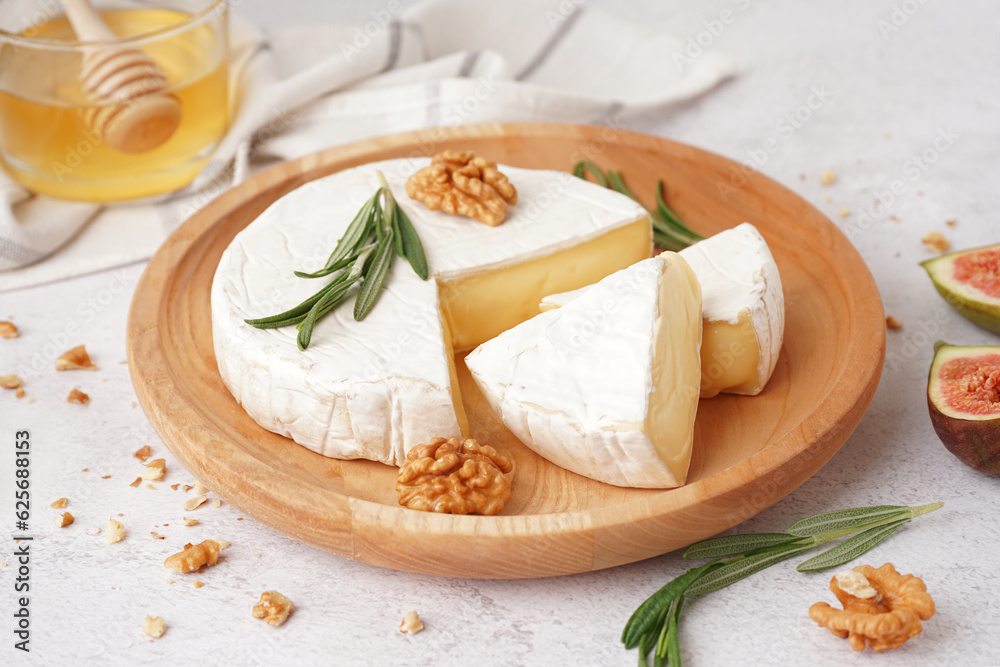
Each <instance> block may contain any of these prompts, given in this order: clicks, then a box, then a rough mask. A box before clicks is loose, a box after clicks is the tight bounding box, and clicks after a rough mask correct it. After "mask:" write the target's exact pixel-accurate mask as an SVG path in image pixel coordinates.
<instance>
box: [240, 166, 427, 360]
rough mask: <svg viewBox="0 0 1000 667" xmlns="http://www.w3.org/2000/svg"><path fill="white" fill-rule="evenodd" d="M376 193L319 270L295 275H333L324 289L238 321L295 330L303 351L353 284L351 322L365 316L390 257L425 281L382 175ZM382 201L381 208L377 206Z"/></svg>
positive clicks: (418, 253)
mask: <svg viewBox="0 0 1000 667" xmlns="http://www.w3.org/2000/svg"><path fill="white" fill-rule="evenodd" d="M376 173H377V174H378V179H379V183H380V184H381V185H380V186H379V188H378V189H377V190H376V191H375V194H374V195H372V196H371V198H370V199H368V200H367V201H366V202H365V203H364V205H363V206H362V207H361V210H360V211H358V214H357V215H356V216H355V217H354V220H352V221H351V224H349V225H348V226H347V229H346V230H344V235H343V236H341V237H340V240H339V241H337V245H336V247H334V249H333V252H331V253H330V256H329V258H327V260H326V264H324V265H323V268H322V269H320V270H319V271H314V272H313V273H306V272H303V271H296V272H295V275H296V276H298V277H299V278H306V279H314V278H325V277H326V276H333V279H332V280H331V281H330V283H329V284H327V285H326V286H325V287H323V288H322V289H320V290H319V291H318V292H316V293H315V294H313V295H312V296H311V297H309V298H308V299H306V300H305V301H303V302H302V303H300V304H299V305H297V306H295V307H293V308H290V309H288V310H286V311H284V312H282V313H278V314H277V315H271V316H269V317H260V318H253V319H247V320H244V321H245V322H246V323H247V324H249V325H251V326H254V327H257V328H258V329H274V328H277V327H286V326H290V325H292V324H294V325H296V328H297V329H298V336H297V337H296V343H297V345H298V347H299V349H300V350H304V349H306V348H307V347H309V343H310V341H311V340H312V334H313V329H314V328H315V326H316V323H317V322H318V321H319V320H320V319H321V318H323V316H325V315H326V314H327V313H329V312H330V311H332V310H333V309H334V308H336V307H337V306H339V305H340V304H342V303H343V302H344V301H346V300H347V299H348V297H349V296H350V295H349V292H350V289H351V288H352V287H353V286H354V285H355V284H356V283H358V282H359V281H360V282H361V286H360V287H359V288H358V291H357V294H356V296H355V299H354V319H355V320H358V321H361V320H362V319H364V317H365V316H366V315H367V314H368V313H369V311H371V309H372V307H373V306H374V305H375V301H376V299H377V298H378V295H379V292H380V291H381V290H382V285H383V284H384V283H385V278H386V276H387V275H388V274H389V268H390V267H391V265H392V257H393V252H394V251H395V254H396V255H399V256H401V257H406V259H407V261H408V262H409V263H410V266H411V267H412V268H413V272H414V273H416V274H417V275H418V276H420V278H421V279H423V280H427V276H428V275H429V271H428V268H427V257H426V255H424V247H423V244H421V243H420V237H418V236H417V231H416V230H415V229H414V228H413V224H412V223H411V222H410V219H409V218H408V217H407V216H406V213H405V212H404V211H403V209H402V207H400V205H399V204H398V203H397V202H396V199H395V197H393V196H392V191H391V190H390V189H389V184H388V182H387V181H386V180H385V176H383V175H382V172H376ZM383 202H384V203H383Z"/></svg>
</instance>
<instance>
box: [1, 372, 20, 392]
mask: <svg viewBox="0 0 1000 667" xmlns="http://www.w3.org/2000/svg"><path fill="white" fill-rule="evenodd" d="M21 382H22V380H21V378H19V377H18V376H16V375H0V387H3V388H4V389H17V388H18V387H20V386H21Z"/></svg>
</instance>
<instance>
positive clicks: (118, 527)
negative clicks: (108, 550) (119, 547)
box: [91, 519, 125, 544]
mask: <svg viewBox="0 0 1000 667" xmlns="http://www.w3.org/2000/svg"><path fill="white" fill-rule="evenodd" d="M91 532H93V531H91ZM104 539H105V540H107V541H108V544H114V543H115V542H121V541H122V540H124V539H125V526H123V525H122V523H121V521H117V520H115V519H108V532H107V533H105V534H104Z"/></svg>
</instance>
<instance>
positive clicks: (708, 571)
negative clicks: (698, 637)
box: [622, 503, 944, 667]
mask: <svg viewBox="0 0 1000 667" xmlns="http://www.w3.org/2000/svg"><path fill="white" fill-rule="evenodd" d="M943 504H944V503H932V504H930V505H921V506H919V507H906V506H905V505H879V506H876V507H854V508H851V509H843V510H837V511H835V512H826V513H824V514H817V515H816V516H811V517H809V518H807V519H802V520H801V521H797V522H795V523H793V524H792V525H791V526H790V527H789V529H788V531H787V532H785V533H756V534H748V535H726V536H724V537H716V538H712V539H710V540H704V541H702V542H697V543H695V544H692V545H691V546H689V547H688V548H687V549H685V551H684V558H686V559H699V558H712V559H713V560H711V561H709V562H708V563H706V564H704V565H702V566H700V567H696V568H691V569H689V570H687V571H686V572H684V574H682V575H680V576H679V577H676V578H674V579H672V580H670V581H668V582H667V583H666V585H664V586H663V587H662V588H661V589H660V590H658V591H656V592H655V593H653V595H651V596H650V597H649V598H647V599H646V601H645V602H643V603H642V604H641V605H639V608H638V609H636V610H635V612H633V614H632V616H631V618H629V620H628V622H627V623H626V624H625V629H624V630H623V631H622V643H623V644H625V648H628V649H631V648H635V647H636V646H638V647H639V653H640V655H639V666H640V667H646V666H647V665H648V663H647V661H646V656H647V655H648V654H649V652H650V651H653V652H654V665H662V664H663V659H664V658H666V659H667V664H669V665H670V667H680V664H681V662H680V648H679V645H678V641H677V628H678V626H679V625H680V613H681V608H682V605H683V603H684V600H685V599H686V598H689V597H692V596H695V595H702V594H704V593H709V592H711V591H715V590H718V589H720V588H724V587H725V586H728V585H730V584H732V583H735V582H737V581H739V580H740V579H744V578H746V577H748V576H750V575H751V574H753V573H754V572H759V571H760V570H763V569H764V568H766V567H770V566H771V565H774V564H775V563H778V562H781V561H783V560H785V559H787V558H791V557H792V556H797V555H798V554H800V553H803V552H805V551H809V550H810V549H814V548H815V547H817V546H819V545H820V544H824V543H826V542H830V541H832V540H836V539H839V538H841V537H847V536H848V535H854V537H851V538H849V539H847V540H844V541H843V542H841V543H840V544H837V545H836V546H834V547H832V548H830V549H827V550H826V551H824V552H822V553H821V554H819V555H818V556H815V557H813V558H810V559H809V560H806V561H804V562H802V563H800V564H799V566H798V568H796V569H798V571H800V572H813V571H817V570H823V569H826V568H830V567H836V566H838V565H843V564H844V563H847V562H849V561H851V560H853V559H855V558H857V557H858V556H860V555H861V554H863V553H865V552H867V551H869V550H870V549H872V548H873V547H875V545H877V544H879V543H880V542H881V541H882V540H884V539H885V538H887V537H888V536H889V535H891V534H892V533H894V532H895V531H896V530H898V529H899V528H900V527H901V526H902V525H903V524H904V523H907V522H909V521H911V520H912V519H915V518H916V517H918V516H920V515H922V514H927V513H928V512H933V511H934V510H936V509H938V508H939V507H941V506H942V505H943ZM855 533H857V534H855ZM723 556H728V558H723Z"/></svg>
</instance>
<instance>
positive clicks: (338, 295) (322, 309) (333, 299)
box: [296, 244, 375, 350]
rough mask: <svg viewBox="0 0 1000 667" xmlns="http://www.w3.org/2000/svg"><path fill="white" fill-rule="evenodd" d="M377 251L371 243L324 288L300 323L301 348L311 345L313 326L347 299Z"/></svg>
mask: <svg viewBox="0 0 1000 667" xmlns="http://www.w3.org/2000/svg"><path fill="white" fill-rule="evenodd" d="M374 252H375V245H374V244H371V245H368V246H365V248H364V249H363V250H362V251H361V253H360V254H358V257H357V259H355V260H354V264H353V265H352V266H351V270H350V271H348V272H347V273H345V274H344V275H342V276H338V277H337V279H336V280H334V281H333V282H332V283H330V284H329V285H328V286H327V288H326V289H325V290H324V291H325V294H323V296H322V297H321V298H320V299H319V300H318V301H317V302H316V303H315V304H313V307H312V308H310V309H309V313H308V314H307V315H306V317H305V319H303V320H302V321H301V322H299V324H298V328H299V334H298V336H297V337H296V344H297V345H298V348H299V349H300V350H304V349H306V348H307V347H309V343H310V342H311V341H312V333H313V328H314V327H315V326H316V322H318V321H319V319H320V318H321V317H323V316H324V315H326V314H327V313H329V312H330V311H331V310H333V309H334V308H336V307H337V306H339V305H340V304H342V303H343V302H344V301H346V300H347V291H348V290H349V289H350V288H351V286H352V285H354V283H356V282H357V281H358V279H360V278H361V276H362V273H363V271H364V267H365V264H366V263H367V262H368V258H369V257H371V255H372V253H374Z"/></svg>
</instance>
